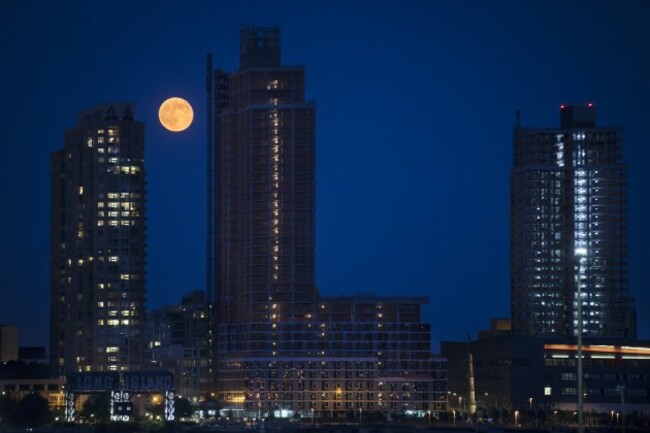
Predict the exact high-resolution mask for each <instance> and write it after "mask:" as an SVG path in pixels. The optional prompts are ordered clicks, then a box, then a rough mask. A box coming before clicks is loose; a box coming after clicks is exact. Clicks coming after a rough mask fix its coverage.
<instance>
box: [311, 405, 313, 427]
mask: <svg viewBox="0 0 650 433" xmlns="http://www.w3.org/2000/svg"><path fill="white" fill-rule="evenodd" d="M311 423H312V424H314V408H313V407H312V408H311Z"/></svg>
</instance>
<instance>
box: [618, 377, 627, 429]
mask: <svg viewBox="0 0 650 433" xmlns="http://www.w3.org/2000/svg"><path fill="white" fill-rule="evenodd" d="M616 389H617V390H618V391H619V392H620V393H621V429H622V432H623V433H625V386H623V385H620V386H617V387H616Z"/></svg>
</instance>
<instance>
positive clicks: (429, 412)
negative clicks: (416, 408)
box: [427, 409, 431, 424]
mask: <svg viewBox="0 0 650 433" xmlns="http://www.w3.org/2000/svg"><path fill="white" fill-rule="evenodd" d="M427 415H429V424H431V411H430V410H428V409H427Z"/></svg>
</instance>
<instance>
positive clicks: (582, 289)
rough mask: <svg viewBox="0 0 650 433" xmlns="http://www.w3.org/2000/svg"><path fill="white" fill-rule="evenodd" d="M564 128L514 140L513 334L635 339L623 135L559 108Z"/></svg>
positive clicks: (590, 115)
mask: <svg viewBox="0 0 650 433" xmlns="http://www.w3.org/2000/svg"><path fill="white" fill-rule="evenodd" d="M560 120H561V122H560V123H561V124H560V128H543V129H540V128H522V127H520V126H519V125H517V126H516V127H515V130H514V165H513V168H512V171H511V309H512V327H513V331H514V333H516V334H523V335H532V336H563V337H568V336H574V335H577V330H578V324H579V323H580V322H582V329H583V334H584V335H585V336H586V337H635V336H636V318H635V310H634V304H633V300H632V299H631V298H630V297H629V295H628V279H627V165H626V164H625V162H624V161H623V146H622V138H621V135H622V134H621V129H620V128H616V127H597V126H596V110H595V107H594V106H593V105H592V104H588V105H584V106H561V107H560ZM579 304H580V307H581V311H582V317H578V314H579V313H578V311H579V308H578V306H579Z"/></svg>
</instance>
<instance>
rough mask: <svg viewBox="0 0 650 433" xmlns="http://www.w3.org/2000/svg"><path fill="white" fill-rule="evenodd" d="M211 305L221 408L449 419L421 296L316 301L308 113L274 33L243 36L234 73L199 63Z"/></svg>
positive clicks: (298, 76) (295, 73) (250, 31)
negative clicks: (438, 414)
mask: <svg viewBox="0 0 650 433" xmlns="http://www.w3.org/2000/svg"><path fill="white" fill-rule="evenodd" d="M207 97H208V98H207V99H208V110H207V112H208V146H207V147H208V254H207V259H208V266H207V268H208V275H207V281H208V287H207V292H208V297H209V299H212V300H213V302H214V304H215V307H216V308H215V309H216V315H217V317H216V322H217V325H216V332H215V341H216V343H217V344H216V350H215V353H216V362H215V363H214V365H215V371H216V379H217V380H216V384H217V386H216V390H217V393H216V394H217V398H218V399H219V400H220V402H221V403H222V407H223V408H224V409H223V410H224V411H228V412H230V413H232V414H237V416H247V417H255V418H259V417H260V416H262V417H264V416H267V415H268V414H270V413H274V415H275V416H276V417H279V416H282V417H284V416H291V415H293V414H296V413H297V414H301V415H302V416H311V417H312V418H313V417H317V418H319V419H320V418H322V417H331V418H346V417H350V414H352V415H353V416H354V417H356V416H357V414H358V416H359V417H360V416H361V413H362V412H363V413H365V414H366V415H367V414H368V411H371V412H372V411H380V412H384V413H388V412H393V413H404V412H407V411H409V412H410V411H419V414H420V416H425V414H426V412H427V411H429V414H431V412H435V411H438V410H444V407H445V401H446V398H447V394H446V382H445V381H446V379H445V376H444V374H443V370H444V368H445V362H444V360H442V359H439V358H434V357H432V355H431V343H430V341H431V332H430V326H429V325H428V324H425V323H422V322H421V321H420V308H421V306H422V305H423V304H426V303H427V302H428V299H426V298H419V297H398V296H395V297H378V296H374V295H372V294H357V295H355V296H341V297H320V296H319V294H318V291H317V290H316V287H315V281H314V280H315V276H314V273H315V272H314V268H315V262H314V244H315V106H314V103H313V102H309V101H306V100H305V70H304V67H301V66H283V65H282V64H281V62H280V30H279V29H278V28H277V27H270V28H260V27H244V28H243V29H242V31H241V45H240V66H239V69H238V70H237V71H235V72H232V73H226V72H224V71H221V70H216V71H215V70H213V69H212V59H211V56H208V65H207Z"/></svg>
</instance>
